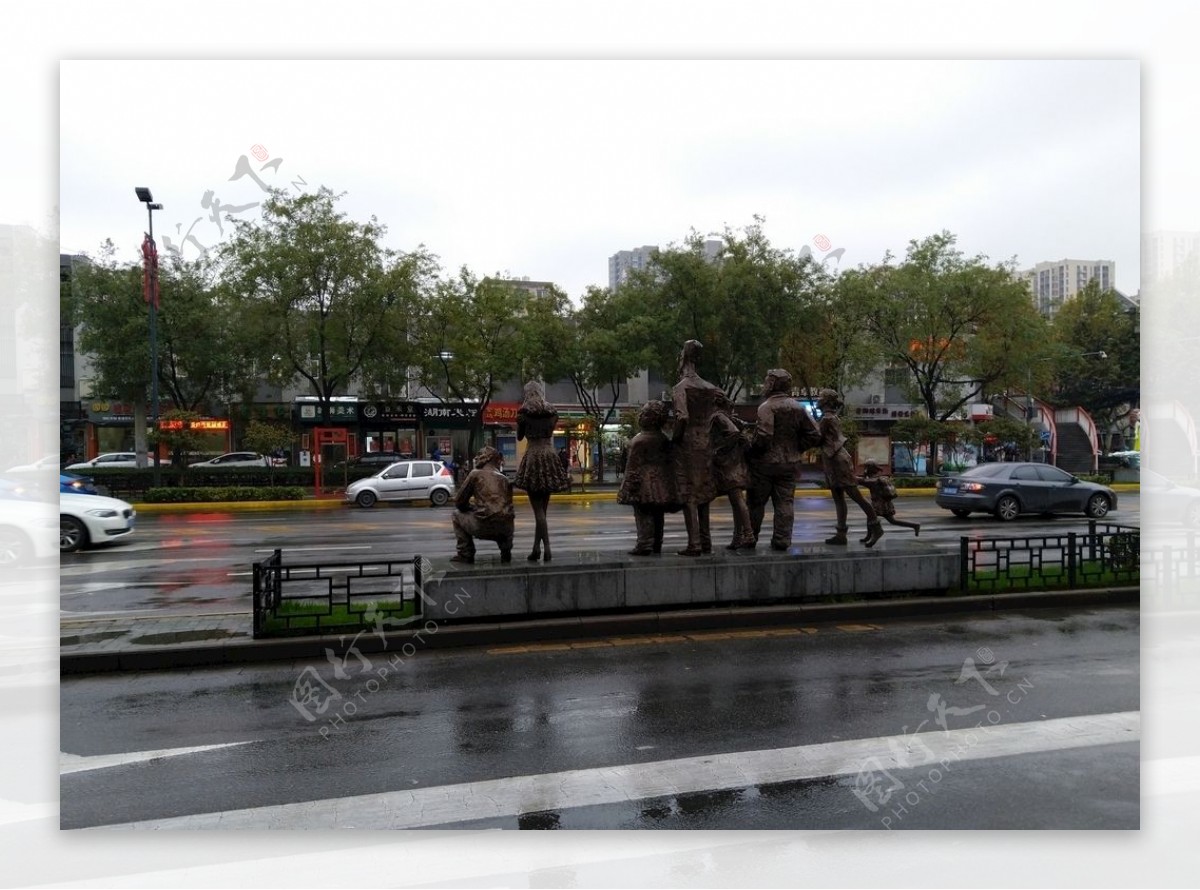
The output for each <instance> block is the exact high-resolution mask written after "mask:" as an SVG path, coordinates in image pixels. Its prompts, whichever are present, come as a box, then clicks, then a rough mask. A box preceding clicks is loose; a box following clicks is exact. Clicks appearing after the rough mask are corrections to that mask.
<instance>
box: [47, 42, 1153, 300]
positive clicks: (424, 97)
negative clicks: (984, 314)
mask: <svg viewBox="0 0 1200 890" xmlns="http://www.w3.org/2000/svg"><path fill="white" fill-rule="evenodd" d="M147 85H152V88H153V92H154V95H156V96H157V97H158V99H157V100H156V101H155V102H154V105H153V114H152V115H151V116H150V118H151V120H152V121H153V123H152V124H151V125H150V126H147V125H146V123H145V121H146V119H147V115H146V106H145V104H144V102H143V101H141V99H140V97H141V96H143V95H145V92H146V88H147ZM60 90H61V106H60V140H61V155H60V202H61V204H60V214H61V218H60V224H61V244H62V247H63V249H64V250H66V251H70V252H95V251H96V250H97V248H98V245H99V244H100V243H101V242H102V241H103V240H104V239H105V238H112V239H113V240H114V242H116V243H117V244H118V246H119V247H120V248H121V250H122V255H123V256H126V257H127V258H128V259H130V260H133V259H135V258H136V246H137V244H138V243H139V242H140V239H141V232H142V230H143V229H144V227H145V221H146V218H145V213H144V211H143V209H142V207H141V206H140V205H139V204H138V203H137V200H136V198H135V197H134V194H133V188H134V186H137V185H146V186H149V187H150V188H152V189H153V192H154V197H155V199H156V200H157V201H159V202H161V203H163V204H164V205H165V206H164V209H163V210H162V211H161V212H158V213H156V215H155V232H156V235H160V236H165V237H167V238H170V239H171V241H172V243H174V244H176V245H180V244H181V242H183V240H184V238H185V236H186V235H188V234H191V235H192V236H193V238H194V239H195V240H194V241H190V242H188V243H187V244H186V245H184V248H183V249H184V251H185V255H195V253H196V250H197V244H202V245H205V246H210V247H211V246H212V245H214V244H215V243H217V242H218V241H219V240H220V239H221V238H222V237H223V236H227V235H228V233H229V231H230V226H229V225H228V224H227V223H225V222H224V221H222V223H221V224H220V225H218V223H217V221H216V220H214V218H213V211H212V208H213V206H214V203H215V204H220V205H225V206H226V207H245V206H246V205H249V204H253V203H255V202H257V201H259V200H260V199H261V197H262V195H263V192H262V190H261V188H260V185H259V184H258V183H256V182H255V181H254V180H253V179H252V178H251V177H250V176H249V175H243V176H242V177H241V178H239V179H236V180H234V181H230V177H231V176H233V175H234V173H235V172H236V169H237V166H236V165H237V161H238V159H239V158H240V157H242V156H245V157H246V159H247V161H249V162H250V169H252V170H253V172H254V174H255V175H256V176H257V177H258V178H259V179H260V180H261V182H262V183H263V184H266V185H281V186H284V187H287V188H290V189H292V190H296V189H300V188H305V189H313V188H315V187H316V186H318V185H327V186H329V187H331V188H333V189H334V190H335V191H341V192H346V197H345V198H344V199H343V201H342V205H341V206H342V207H343V209H344V210H345V211H346V212H347V213H348V214H350V215H351V216H352V217H354V218H357V219H365V218H367V217H368V216H370V215H371V214H374V215H375V216H377V217H378V218H379V220H380V221H381V222H383V223H385V224H386V225H387V226H388V238H387V240H388V243H389V245H390V246H392V247H395V248H398V249H412V248H414V247H416V246H417V245H418V244H422V243H423V244H425V245H426V246H427V247H428V248H429V249H430V250H432V251H433V252H435V253H436V254H438V255H439V256H440V257H441V260H442V264H443V267H444V268H445V269H446V270H447V271H453V270H455V269H457V267H458V266H460V265H464V264H465V265H467V266H469V267H470V268H471V269H472V270H473V271H475V272H477V273H479V274H491V273H496V272H499V273H509V274H511V275H513V276H529V277H530V278H534V279H546V280H552V281H555V282H557V283H559V284H560V285H562V286H563V287H564V288H565V289H566V290H567V292H568V293H569V294H570V295H571V296H572V297H578V296H579V295H580V294H581V293H582V292H583V290H584V288H585V287H586V286H588V285H592V284H595V285H605V284H606V283H607V259H608V257H609V256H610V255H611V254H613V253H615V252H616V251H618V250H622V249H628V248H632V247H637V246H640V245H643V244H658V245H664V246H665V245H666V244H668V243H671V242H679V241H681V240H682V239H683V238H684V237H686V236H687V235H688V233H689V231H690V230H692V229H693V228H694V229H696V230H697V231H699V232H701V233H708V232H719V231H721V230H723V229H724V228H725V227H726V226H729V227H732V228H734V229H740V228H741V227H743V226H745V225H747V224H749V223H751V222H752V220H753V217H754V216H755V215H756V214H757V215H760V216H762V217H764V218H765V220H766V222H765V231H766V234H767V236H768V237H769V238H770V239H771V241H772V242H773V243H774V244H776V245H777V246H780V247H791V248H793V249H799V248H801V247H802V246H804V245H806V244H807V245H809V246H810V247H811V248H812V249H813V251H814V252H815V253H816V254H817V255H818V256H820V255H821V250H820V249H819V248H818V247H817V246H816V245H815V244H814V239H815V238H816V237H817V236H820V235H824V236H825V237H826V238H827V239H828V240H829V242H830V244H831V245H832V248H838V247H841V248H844V249H845V254H844V255H843V257H842V260H841V262H842V263H843V264H844V265H857V264H859V263H869V262H875V261H878V260H880V259H882V257H883V256H884V254H885V252H887V251H891V252H892V253H894V254H899V255H902V254H903V252H904V249H905V247H906V245H907V243H908V242H909V241H910V240H911V239H914V238H922V237H925V236H927V235H930V234H932V233H934V232H937V231H940V230H942V229H949V230H950V231H951V232H953V233H955V234H956V235H957V236H958V238H959V245H960V247H961V248H962V249H963V250H964V251H966V252H968V253H970V254H975V253H982V254H986V255H988V256H989V257H990V258H991V259H992V260H995V261H1000V260H1007V259H1009V258H1011V257H1014V256H1015V257H1016V258H1017V259H1018V262H1019V263H1020V264H1021V265H1022V266H1026V265H1032V264H1033V263H1035V262H1039V261H1042V260H1054V259H1061V258H1063V257H1071V258H1083V259H1108V260H1113V261H1115V262H1116V282H1117V286H1118V287H1119V288H1121V289H1122V290H1125V291H1126V292H1129V293H1133V292H1136V291H1137V281H1138V252H1139V239H1138V234H1139V170H1140V164H1139V160H1140V159H1139V150H1140V128H1139V65H1138V63H1137V62H1136V61H1109V62H1104V61H1100V62H1096V61H1026V62H1005V61H995V62H978V61H977V62H969V61H963V62H954V61H949V62H905V61H893V62H852V61H813V62H796V61H791V62H778V61H628V60H627V61H611V62H597V61H576V62H567V61H540V62H530V61H486V62H467V61H415V62H365V61H363V62H354V61H344V62H337V61H311V62H287V61H270V62H253V61H200V62H150V61H141V62H131V61H77V62H64V63H63V64H62V67H61V80H60ZM256 146H257V155H258V157H257V158H256V157H255V153H254V152H255V147H256ZM260 159H261V160H260ZM272 161H274V165H273V166H268V167H266V168H265V169H263V168H264V164H268V163H271V162H272ZM301 181H303V183H304V184H300V183H301ZM292 184H295V185H292ZM206 195H207V196H208V197H207V198H206ZM205 205H207V206H205ZM257 213H258V209H257V208H252V209H248V210H243V211H241V212H240V213H237V214H235V215H236V216H237V218H242V219H250V218H253V217H254V216H255V215H256V214H257ZM161 241H162V238H161V237H160V242H161Z"/></svg>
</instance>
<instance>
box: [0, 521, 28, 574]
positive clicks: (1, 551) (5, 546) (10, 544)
mask: <svg viewBox="0 0 1200 890" xmlns="http://www.w3.org/2000/svg"><path fill="white" fill-rule="evenodd" d="M30 552H31V547H30V545H29V538H27V537H26V536H25V533H24V532H22V531H21V530H20V529H16V528H7V527H5V528H0V569H10V568H14V567H16V566H19V565H24V564H25V563H26V562H27V561H28V560H29V554H30Z"/></svg>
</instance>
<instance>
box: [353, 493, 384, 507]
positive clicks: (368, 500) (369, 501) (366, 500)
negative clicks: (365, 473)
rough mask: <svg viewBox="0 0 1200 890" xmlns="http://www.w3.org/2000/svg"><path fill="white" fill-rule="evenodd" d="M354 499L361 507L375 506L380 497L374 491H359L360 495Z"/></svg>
mask: <svg viewBox="0 0 1200 890" xmlns="http://www.w3.org/2000/svg"><path fill="white" fill-rule="evenodd" d="M354 500H355V501H356V502H357V503H358V505H359V506H360V507H374V506H375V502H376V501H377V500H379V498H377V497H375V492H373V491H360V492H359V493H358V497H356V498H355V499H354Z"/></svg>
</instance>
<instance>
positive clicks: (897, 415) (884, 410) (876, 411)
mask: <svg viewBox="0 0 1200 890" xmlns="http://www.w3.org/2000/svg"><path fill="white" fill-rule="evenodd" d="M915 410H916V409H915V408H913V406H912V405H855V406H854V416H855V417H861V418H863V419H865V420H903V419H904V418H907V417H912V416H913V412H914V411H915Z"/></svg>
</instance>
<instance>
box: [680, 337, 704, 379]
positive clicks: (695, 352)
mask: <svg viewBox="0 0 1200 890" xmlns="http://www.w3.org/2000/svg"><path fill="white" fill-rule="evenodd" d="M703 350H704V344H703V343H701V342H700V341H699V340H688V341H687V342H686V343H684V344H683V351H682V352H681V353H679V372H680V373H683V371H684V369H686V368H687V366H688V365H691V366H693V370H694V369H695V365H696V363H697V362H698V361H700V353H701V352H702V351H703Z"/></svg>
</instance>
